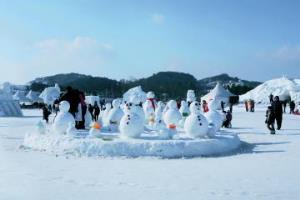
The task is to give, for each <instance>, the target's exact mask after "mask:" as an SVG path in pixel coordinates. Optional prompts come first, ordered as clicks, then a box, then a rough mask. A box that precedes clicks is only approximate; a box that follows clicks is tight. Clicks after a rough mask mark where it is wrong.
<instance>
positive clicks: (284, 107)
mask: <svg viewBox="0 0 300 200" xmlns="http://www.w3.org/2000/svg"><path fill="white" fill-rule="evenodd" d="M286 104H287V102H286V101H283V102H282V106H283V112H284V113H285V109H286Z"/></svg>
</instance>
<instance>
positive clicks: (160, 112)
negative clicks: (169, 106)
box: [154, 101, 166, 130]
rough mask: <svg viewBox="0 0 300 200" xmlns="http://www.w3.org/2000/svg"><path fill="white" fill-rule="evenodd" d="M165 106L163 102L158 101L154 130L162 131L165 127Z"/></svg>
mask: <svg viewBox="0 0 300 200" xmlns="http://www.w3.org/2000/svg"><path fill="white" fill-rule="evenodd" d="M164 108H165V105H164V103H163V102H161V101H159V102H158V103H157V108H156V110H155V123H154V127H155V129H156V130H159V129H162V128H163V127H166V124H165V123H164V121H163V111H164Z"/></svg>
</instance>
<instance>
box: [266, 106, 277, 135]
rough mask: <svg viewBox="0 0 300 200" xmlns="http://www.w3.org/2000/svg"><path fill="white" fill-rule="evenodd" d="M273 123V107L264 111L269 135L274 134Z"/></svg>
mask: <svg viewBox="0 0 300 200" xmlns="http://www.w3.org/2000/svg"><path fill="white" fill-rule="evenodd" d="M274 122H275V113H274V111H273V107H272V106H268V109H267V111H266V121H265V123H266V124H267V128H268V129H269V130H270V131H271V134H275V128H274Z"/></svg>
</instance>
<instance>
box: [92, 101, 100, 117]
mask: <svg viewBox="0 0 300 200" xmlns="http://www.w3.org/2000/svg"><path fill="white" fill-rule="evenodd" d="M99 115H100V108H99V106H98V104H97V101H95V103H94V115H93V116H94V121H95V122H96V121H98V118H99Z"/></svg>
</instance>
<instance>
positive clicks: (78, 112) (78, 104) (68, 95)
mask: <svg viewBox="0 0 300 200" xmlns="http://www.w3.org/2000/svg"><path fill="white" fill-rule="evenodd" d="M61 101H67V102H69V104H70V109H69V112H70V113H71V114H72V115H73V117H74V119H75V122H76V124H75V127H76V128H77V129H85V118H86V114H87V112H89V113H90V114H91V116H92V120H94V121H97V120H98V118H99V115H100V110H101V108H102V107H103V105H104V103H105V100H101V101H100V102H99V103H100V105H98V103H97V102H94V105H91V104H88V105H87V104H86V101H85V94H84V92H82V91H79V90H77V89H73V88H72V87H70V86H69V87H67V88H66V91H65V92H64V93H62V94H61V95H60V98H59V99H57V100H55V101H54V103H53V105H50V106H48V105H44V106H43V107H42V110H43V119H44V120H45V121H46V122H47V123H48V122H49V116H50V114H51V113H52V112H54V113H55V117H56V115H57V113H58V111H59V103H60V102H61Z"/></svg>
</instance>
